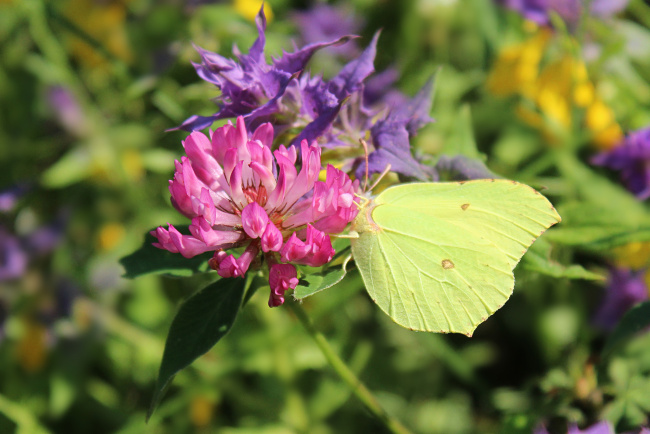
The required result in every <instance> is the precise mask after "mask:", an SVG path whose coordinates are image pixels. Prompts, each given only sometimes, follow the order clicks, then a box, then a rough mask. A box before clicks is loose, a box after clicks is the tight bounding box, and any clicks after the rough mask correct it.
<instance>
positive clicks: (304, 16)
mask: <svg viewBox="0 0 650 434" xmlns="http://www.w3.org/2000/svg"><path fill="white" fill-rule="evenodd" d="M293 19H294V22H295V23H296V25H297V26H298V29H299V30H300V35H301V36H302V39H303V40H304V41H305V42H306V43H308V44H313V43H316V42H320V41H330V40H333V39H336V38H340V37H342V36H346V35H353V34H357V33H359V30H361V27H362V25H363V23H362V22H361V20H360V19H359V18H358V17H357V16H356V15H354V14H353V13H352V12H351V11H349V10H345V9H342V8H340V7H335V6H331V5H327V4H323V3H319V4H317V5H316V6H314V7H313V8H311V9H309V10H307V11H305V12H299V13H296V14H295V15H294V17H293ZM327 51H329V52H331V53H335V54H337V55H339V56H341V57H344V58H348V59H349V58H352V57H354V56H356V55H357V54H359V48H358V47H357V46H356V44H354V43H348V44H345V45H340V46H337V47H330V48H327Z"/></svg>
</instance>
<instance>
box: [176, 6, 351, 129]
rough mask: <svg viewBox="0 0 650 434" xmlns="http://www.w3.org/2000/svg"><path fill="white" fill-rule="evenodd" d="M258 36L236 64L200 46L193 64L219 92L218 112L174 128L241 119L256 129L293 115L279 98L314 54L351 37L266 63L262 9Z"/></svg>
mask: <svg viewBox="0 0 650 434" xmlns="http://www.w3.org/2000/svg"><path fill="white" fill-rule="evenodd" d="M256 22H257V31H258V37H257V39H256V40H255V42H254V43H253V45H252V46H251V48H250V50H249V53H248V54H246V55H245V54H241V53H240V52H239V49H238V48H237V47H234V48H233V53H234V54H235V56H236V57H237V60H238V61H234V60H232V59H228V58H226V57H223V56H221V55H219V54H216V53H212V52H210V51H207V50H204V49H202V48H200V47H196V50H197V51H198V52H199V54H200V55H201V63H200V64H196V63H195V64H194V68H195V69H196V72H197V74H198V76H199V77H200V78H202V79H203V80H205V81H207V82H209V83H212V84H214V85H215V86H217V88H218V89H219V90H220V91H221V96H220V97H219V100H218V105H219V111H218V112H217V113H215V114H214V115H212V116H198V115H194V116H191V117H189V118H188V119H186V120H185V121H184V122H183V123H182V124H181V125H180V126H178V127H177V128H174V129H183V130H186V131H196V130H199V129H203V128H206V127H208V126H210V125H211V124H212V122H214V121H216V120H218V119H226V118H234V117H237V116H244V117H245V120H246V125H247V126H248V128H250V129H255V128H256V127H257V126H259V125H260V124H262V123H263V122H265V121H268V120H270V118H271V116H272V115H276V114H280V113H284V112H286V113H285V114H287V115H288V116H289V117H293V116H295V113H292V112H291V111H290V110H288V109H287V108H286V107H284V106H283V105H282V104H281V101H280V100H281V98H282V97H283V96H284V95H285V92H287V89H288V87H290V85H291V84H292V83H294V86H295V85H296V84H297V83H296V80H295V79H296V78H297V77H298V75H299V74H300V73H301V72H302V71H303V70H304V68H305V65H306V64H307V62H308V61H309V59H311V57H312V56H313V54H314V53H315V52H316V51H318V50H320V49H322V48H325V47H329V46H334V45H340V44H344V43H346V42H347V41H349V40H350V38H351V37H352V36H343V37H340V38H338V39H336V40H333V41H330V42H321V43H314V44H310V45H307V46H306V47H304V48H302V49H300V50H296V51H295V52H293V53H286V52H285V53H283V55H282V56H281V57H280V58H279V59H273V61H272V62H271V64H270V65H269V64H267V63H266V58H265V54H264V47H265V44H266V37H265V35H264V32H265V30H266V18H265V16H264V10H263V8H260V12H259V14H258V16H257V19H256Z"/></svg>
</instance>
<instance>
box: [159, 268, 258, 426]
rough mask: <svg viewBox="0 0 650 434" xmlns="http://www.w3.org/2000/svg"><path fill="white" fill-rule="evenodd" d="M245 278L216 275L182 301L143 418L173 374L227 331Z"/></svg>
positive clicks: (204, 351) (166, 386) (212, 344)
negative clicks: (207, 283)
mask: <svg viewBox="0 0 650 434" xmlns="http://www.w3.org/2000/svg"><path fill="white" fill-rule="evenodd" d="M249 280H250V279H249ZM249 280H244V279H238V278H232V279H220V280H218V281H216V282H215V283H212V284H210V285H208V286H206V287H205V288H203V289H202V290H200V291H199V292H197V293H196V294H194V295H193V296H192V297H190V298H189V299H187V300H186V301H185V303H183V305H182V306H181V308H180V310H179V311H178V313H177V314H176V316H175V317H174V320H173V321H172V325H171V327H170V329H169V334H168V335H167V341H166V342H165V351H164V353H163V358H162V362H161V364H160V371H159V373H158V380H157V381H156V387H155V389H154V396H153V399H152V401H151V407H150V408H149V411H148V413H147V420H149V418H150V417H151V415H152V414H153V412H154V410H155V409H156V407H157V406H158V403H159V402H160V400H161V399H162V397H163V394H164V393H165V391H166V390H167V388H168V387H169V384H170V383H171V381H172V379H173V377H174V375H176V374H177V373H178V372H180V371H181V370H182V369H184V368H186V367H187V366H189V365H190V364H191V363H192V362H193V361H194V360H196V359H197V358H198V357H199V356H202V355H203V354H205V353H207V352H208V351H209V350H210V348H212V347H213V346H214V345H215V344H216V343H217V342H219V340H220V339H221V338H222V337H224V336H225V335H226V333H228V331H230V328H231V327H232V325H233V323H234V322H235V319H236V318H237V313H238V312H239V309H240V307H241V303H242V297H243V295H244V290H245V288H246V286H247V284H249V283H250V281H249Z"/></svg>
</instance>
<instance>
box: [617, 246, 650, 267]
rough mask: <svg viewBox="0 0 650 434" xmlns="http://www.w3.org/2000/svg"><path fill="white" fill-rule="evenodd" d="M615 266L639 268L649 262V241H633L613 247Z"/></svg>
mask: <svg viewBox="0 0 650 434" xmlns="http://www.w3.org/2000/svg"><path fill="white" fill-rule="evenodd" d="M614 261H615V262H616V266H617V267H622V268H631V269H632V270H639V269H641V268H644V267H646V266H648V264H650V243H649V242H640V241H635V242H632V243H628V244H625V245H623V246H620V247H616V248H614Z"/></svg>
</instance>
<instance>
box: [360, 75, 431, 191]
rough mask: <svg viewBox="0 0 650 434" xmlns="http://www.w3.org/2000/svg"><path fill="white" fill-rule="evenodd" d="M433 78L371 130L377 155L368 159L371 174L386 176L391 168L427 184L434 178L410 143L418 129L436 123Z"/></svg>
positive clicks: (362, 170)
mask: <svg viewBox="0 0 650 434" xmlns="http://www.w3.org/2000/svg"><path fill="white" fill-rule="evenodd" d="M432 90H433V78H432V79H430V80H429V81H428V82H427V83H426V84H425V85H424V87H422V89H421V90H420V91H419V92H418V93H417V95H416V96H415V97H414V98H413V99H412V100H410V101H408V102H407V103H406V104H403V105H400V106H398V107H396V108H395V109H393V110H392V111H391V112H390V113H389V114H388V115H387V116H386V118H385V119H383V120H380V121H378V122H377V123H376V124H374V125H373V126H372V128H370V134H371V136H372V144H373V145H374V147H375V151H374V152H372V153H371V154H370V155H369V156H368V172H369V173H370V174H373V173H379V172H382V171H383V170H384V169H385V168H386V166H387V165H388V164H390V165H391V171H393V172H396V173H400V174H402V175H405V176H408V177H411V178H416V179H419V180H426V179H430V178H431V174H430V173H428V171H427V170H426V168H425V167H424V166H423V165H422V163H420V162H419V161H417V160H416V159H415V158H414V157H413V155H412V154H411V144H410V139H411V137H413V136H414V135H415V134H416V133H417V131H418V129H420V128H421V127H422V126H424V125H426V124H427V123H429V122H432V121H433V119H432V118H431V117H430V116H429V112H430V111H431V105H432V102H433V101H432V99H431V93H432ZM364 172H365V164H364V163H362V164H360V165H359V167H358V168H357V170H356V173H355V174H356V176H357V178H360V177H362V176H363V174H364Z"/></svg>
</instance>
